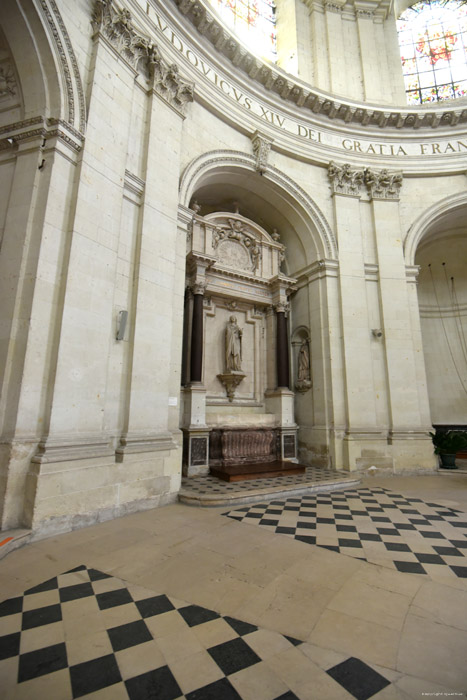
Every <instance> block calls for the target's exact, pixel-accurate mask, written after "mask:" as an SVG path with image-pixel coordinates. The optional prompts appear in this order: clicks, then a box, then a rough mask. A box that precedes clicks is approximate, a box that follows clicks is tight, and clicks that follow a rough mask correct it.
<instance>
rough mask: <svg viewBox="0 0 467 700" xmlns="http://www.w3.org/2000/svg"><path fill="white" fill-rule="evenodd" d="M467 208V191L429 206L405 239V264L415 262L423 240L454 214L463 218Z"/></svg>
mask: <svg viewBox="0 0 467 700" xmlns="http://www.w3.org/2000/svg"><path fill="white" fill-rule="evenodd" d="M466 210H467V192H461V193H459V194H454V195H450V196H449V197H445V199H442V200H441V201H440V202H437V203H436V204H434V205H433V206H431V207H429V208H428V209H427V210H426V211H424V212H423V214H421V216H419V217H418V219H416V221H414V223H413V224H412V225H411V226H410V228H409V230H408V233H407V236H406V238H405V241H404V255H405V264H406V265H414V264H415V254H416V252H417V248H418V246H419V244H420V242H421V240H422V238H424V237H425V236H427V235H431V234H432V233H433V232H436V230H439V229H440V228H445V222H446V221H447V220H448V219H450V220H452V217H453V216H456V217H460V218H462V217H463V216H465V211H466Z"/></svg>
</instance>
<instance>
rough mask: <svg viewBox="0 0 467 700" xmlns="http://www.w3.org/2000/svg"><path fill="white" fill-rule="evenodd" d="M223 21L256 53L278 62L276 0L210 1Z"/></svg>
mask: <svg viewBox="0 0 467 700" xmlns="http://www.w3.org/2000/svg"><path fill="white" fill-rule="evenodd" d="M210 2H211V4H212V5H213V6H214V7H215V8H216V9H217V11H218V12H219V14H220V16H221V17H222V19H223V20H224V21H225V22H226V24H229V25H230V26H231V27H232V28H233V30H234V31H235V33H236V34H237V35H238V36H239V38H240V39H241V40H242V41H243V42H244V43H245V44H247V45H248V46H250V48H251V49H252V51H254V52H255V53H257V54H259V55H260V56H263V57H264V58H268V59H269V60H270V61H276V58H277V56H276V18H275V11H276V8H275V5H274V0H210Z"/></svg>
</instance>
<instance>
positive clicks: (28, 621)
mask: <svg viewBox="0 0 467 700" xmlns="http://www.w3.org/2000/svg"><path fill="white" fill-rule="evenodd" d="M61 619H62V608H61V606H60V605H59V604H58V603H57V604H56V605H46V606H45V607H43V608H37V609H36V610H26V611H24V612H23V620H22V626H21V629H23V630H29V629H32V628H33V627H41V626H42V625H50V624H52V622H60V620H61Z"/></svg>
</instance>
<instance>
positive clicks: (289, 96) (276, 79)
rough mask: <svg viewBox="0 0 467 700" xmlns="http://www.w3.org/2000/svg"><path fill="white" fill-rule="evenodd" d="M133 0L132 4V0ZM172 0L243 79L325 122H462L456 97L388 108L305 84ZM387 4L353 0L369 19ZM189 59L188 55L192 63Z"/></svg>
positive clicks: (197, 6) (193, 5) (207, 17)
mask: <svg viewBox="0 0 467 700" xmlns="http://www.w3.org/2000/svg"><path fill="white" fill-rule="evenodd" d="M133 1H134V2H137V0H133ZM172 2H173V4H174V5H176V6H178V8H179V10H180V12H181V14H182V15H184V16H185V17H186V18H187V19H188V20H189V21H190V22H191V24H193V25H194V26H195V27H196V29H197V30H198V32H199V33H200V34H201V35H202V36H203V37H205V38H206V39H208V40H209V41H210V42H211V44H212V45H213V46H214V48H215V49H216V51H218V52H219V53H220V54H221V55H222V56H223V57H224V58H225V59H227V60H228V61H229V62H231V63H233V65H234V66H235V68H238V69H239V70H240V71H243V72H244V73H246V74H247V75H248V76H249V78H251V79H252V80H254V81H255V82H258V83H260V84H261V86H262V88H265V89H266V90H267V91H269V92H271V93H272V94H273V95H275V96H276V97H277V96H280V97H281V98H282V99H283V100H285V101H286V102H291V103H294V104H295V105H296V106H298V107H303V108H305V109H306V110H309V111H311V112H312V113H313V114H315V115H320V116H321V117H323V118H325V119H326V120H330V121H338V122H339V121H340V122H343V123H346V124H349V123H352V124H355V125H358V126H359V127H369V128H374V127H380V128H381V127H385V128H393V129H395V130H399V129H405V130H414V129H419V128H422V127H428V128H430V129H437V128H440V127H441V128H443V127H455V126H457V125H458V124H465V123H467V106H466V105H465V103H464V105H462V103H459V102H457V101H456V104H455V106H454V105H453V106H449V107H447V106H446V104H445V103H444V104H443V105H442V106H440V107H439V108H431V109H427V108H426V107H425V106H422V107H420V108H414V107H412V108H411V109H408V108H407V109H404V108H400V109H394V108H392V107H388V106H385V107H383V106H380V105H373V104H368V103H357V102H353V101H351V100H347V99H344V98H342V99H341V98H337V97H334V96H333V95H330V94H328V93H325V92H322V91H319V90H316V89H314V88H311V87H310V86H309V85H307V84H306V83H303V82H302V81H300V80H298V79H296V78H295V77H294V76H291V75H289V74H288V73H285V72H284V71H282V70H281V69H280V68H278V67H277V66H274V65H271V64H269V63H267V62H265V61H263V60H261V59H260V58H258V57H257V56H255V55H253V54H251V53H249V52H248V49H247V48H246V47H245V46H243V44H242V43H241V42H240V40H239V39H237V38H236V37H235V36H234V35H233V34H231V33H230V32H229V30H228V29H227V27H226V26H225V25H224V24H223V23H222V21H221V20H220V18H219V17H218V16H217V15H215V14H214V12H213V11H212V10H211V9H210V8H209V9H208V7H207V6H206V5H205V4H204V2H202V0H172ZM151 4H152V5H153V7H154V8H156V9H157V10H158V9H159V7H160V0H151ZM307 4H308V3H307ZM313 4H314V3H313ZM321 4H322V5H326V6H327V9H328V10H332V9H336V10H337V11H341V10H342V7H343V6H344V5H345V7H347V5H346V4H345V3H344V5H343V4H342V3H340V2H338V0H334V1H333V2H331V3H321ZM334 6H335V8H334ZM389 7H390V2H389V0H381V1H380V2H378V1H377V0H365V2H358V3H354V11H355V13H356V16H358V17H370V18H374V19H375V20H376V19H378V20H381V19H382V18H383V17H385V16H386V15H387V13H388V11H389ZM161 9H162V8H161ZM358 13H359V14H358ZM369 13H370V14H369ZM179 41H180V40H179ZM195 58H196V57H193V58H192V59H191V62H192V64H193V63H194V60H195ZM189 60H190V59H189Z"/></svg>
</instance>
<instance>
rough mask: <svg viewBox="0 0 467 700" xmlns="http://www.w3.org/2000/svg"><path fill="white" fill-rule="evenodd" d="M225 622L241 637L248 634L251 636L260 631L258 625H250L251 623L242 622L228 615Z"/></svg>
mask: <svg viewBox="0 0 467 700" xmlns="http://www.w3.org/2000/svg"><path fill="white" fill-rule="evenodd" d="M224 620H225V621H226V622H228V624H229V625H230V626H231V627H232V629H233V630H235V632H236V633H237V634H239V635H240V637H244V636H245V635H246V634H250V633H251V632H256V630H257V629H258V628H257V627H256V625H250V623H249V622H243V621H242V620H237V619H236V618H235V617H229V616H228V615H226V616H225V617H224Z"/></svg>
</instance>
